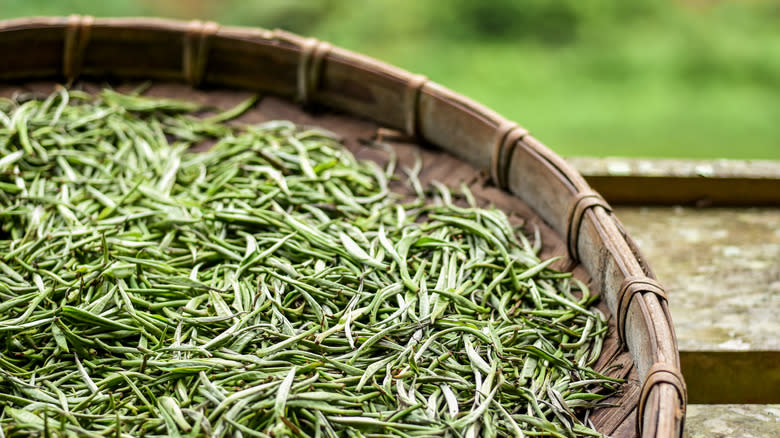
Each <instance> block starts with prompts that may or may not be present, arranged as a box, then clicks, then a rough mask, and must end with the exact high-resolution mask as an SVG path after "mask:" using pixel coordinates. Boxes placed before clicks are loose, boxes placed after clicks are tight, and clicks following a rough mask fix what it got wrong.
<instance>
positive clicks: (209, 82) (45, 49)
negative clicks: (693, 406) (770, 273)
mask: <svg viewBox="0 0 780 438" xmlns="http://www.w3.org/2000/svg"><path fill="white" fill-rule="evenodd" d="M0 53H3V57H2V58H0V81H11V80H32V79H40V78H64V79H66V80H68V81H70V82H72V81H75V80H76V79H77V78H79V77H87V78H101V79H110V78H119V79H138V78H143V79H157V80H174V81H184V82H187V83H189V84H191V85H192V86H206V87H223V88H240V89H248V90H256V91H263V92H267V93H272V94H276V95H279V96H282V97H285V98H289V99H295V100H297V101H298V102H300V103H301V104H318V105H322V106H325V107H329V108H332V109H335V110H338V111H343V112H346V113H349V114H352V115H355V116H358V117H362V118H368V119H371V120H373V121H376V122H377V123H379V124H381V125H384V126H388V127H391V128H394V129H398V130H401V131H404V132H405V133H406V134H408V135H410V136H415V137H417V138H419V139H420V140H421V141H425V142H427V143H431V144H433V145H436V146H438V147H439V148H441V149H443V150H445V151H447V152H449V153H451V154H453V155H455V156H457V157H459V158H461V159H463V160H465V161H466V162H469V163H471V164H472V165H474V166H475V167H477V168H484V169H489V171H490V174H491V178H492V179H493V181H494V183H495V184H497V185H498V186H499V187H501V188H503V189H506V190H508V191H510V192H511V193H513V194H514V195H515V196H517V197H519V198H520V199H521V200H523V201H524V202H525V203H527V204H528V205H530V206H531V208H533V209H534V210H535V212H536V213H537V214H538V215H539V216H540V217H541V218H543V219H544V221H546V222H547V223H548V224H549V225H550V226H551V227H552V228H553V229H554V230H555V231H556V232H557V233H558V234H559V235H561V236H564V238H565V239H567V242H566V243H567V247H568V251H569V255H570V258H571V259H572V260H578V261H579V262H580V263H581V264H582V266H584V267H585V269H586V270H587V271H588V273H589V274H590V275H591V277H592V279H593V283H594V286H595V287H596V288H597V289H599V290H601V291H602V293H603V296H604V297H605V301H606V303H607V305H608V307H609V309H610V311H611V312H612V314H613V315H618V318H619V324H620V330H619V334H620V336H621V339H622V341H623V342H624V343H625V345H626V346H627V348H628V349H629V351H630V352H631V355H632V357H633V360H634V364H635V366H636V369H637V371H638V375H639V378H640V380H641V381H642V386H641V398H640V402H639V415H638V416H637V424H636V426H637V429H638V431H639V433H640V434H641V436H642V437H678V436H681V435H682V430H683V420H684V416H685V408H686V399H687V395H686V389H685V384H684V381H683V378H682V375H681V373H680V364H679V355H678V350H677V342H676V337H675V334H674V328H673V327H672V324H671V317H670V314H669V309H668V307H667V305H666V300H665V298H664V294H663V289H662V288H661V287H660V285H659V284H658V283H657V281H655V280H654V276H653V273H652V272H651V270H650V268H649V266H648V265H647V263H646V262H645V260H644V258H643V257H642V255H641V253H640V252H639V250H638V248H637V246H636V244H635V243H634V242H633V240H632V239H631V238H630V237H629V236H628V235H627V234H626V232H625V231H624V229H623V227H622V225H621V224H620V222H619V221H618V220H617V218H616V217H614V216H613V215H612V213H611V211H610V209H609V207H608V206H607V204H606V203H604V202H603V200H602V199H601V198H600V197H599V196H598V195H597V194H595V192H593V191H592V189H591V188H590V187H589V186H588V184H587V183H586V182H585V180H584V179H583V178H582V176H581V175H579V174H578V173H577V172H576V171H575V170H574V169H573V168H572V167H571V166H569V165H568V164H567V163H566V162H565V161H563V160H562V159H561V158H560V157H558V156H557V155H556V154H554V153H553V152H552V151H550V150H549V149H548V148H547V147H546V146H544V145H543V144H542V143H541V142H540V141H538V140H537V139H536V138H534V137H533V136H531V135H530V134H529V133H528V131H527V130H525V129H523V128H521V127H519V126H518V125H517V124H515V123H513V122H510V121H508V120H506V119H504V118H503V117H501V116H500V115H498V114H496V113H495V112H493V111H492V110H490V109H488V108H486V107H484V106H482V105H480V104H478V103H476V102H474V101H472V100H470V99H467V98H465V97H463V96H460V95H458V94H456V93H454V92H452V91H450V90H448V89H446V88H444V87H442V86H441V85H438V84H436V83H434V82H431V81H428V80H427V79H426V78H425V77H423V76H418V75H413V74H411V73H408V72H406V71H404V70H401V69H398V68H396V67H393V66H390V65H387V64H384V63H381V62H378V61H376V60H373V59H371V58H368V57H365V56H362V55H359V54H356V53H353V52H350V51H347V50H344V49H341V48H338V47H333V46H331V45H330V44H328V43H324V42H320V41H317V40H315V39H311V38H310V39H306V38H303V37H300V36H297V35H294V34H290V33H287V32H283V31H278V30H277V31H269V30H264V29H250V28H237V27H220V26H218V25H217V24H216V23H211V22H207V23H201V22H199V21H193V22H189V23H187V22H181V21H171V20H162V19H93V18H91V17H81V16H70V17H66V18H61V17H57V18H24V19H16V20H9V21H0ZM648 292H649V293H648Z"/></svg>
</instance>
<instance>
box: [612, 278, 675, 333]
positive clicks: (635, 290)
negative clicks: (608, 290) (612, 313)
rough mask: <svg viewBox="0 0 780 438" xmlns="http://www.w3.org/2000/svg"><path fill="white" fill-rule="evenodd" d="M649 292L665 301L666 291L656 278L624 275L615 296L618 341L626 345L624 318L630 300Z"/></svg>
mask: <svg viewBox="0 0 780 438" xmlns="http://www.w3.org/2000/svg"><path fill="white" fill-rule="evenodd" d="M645 293H650V294H653V295H655V296H657V297H658V299H659V300H661V301H666V292H665V291H664V287H663V286H662V285H661V283H659V282H658V281H657V280H655V279H652V278H650V277H644V276H634V277H626V278H625V279H624V280H623V284H621V285H620V291H619V292H618V296H617V303H618V307H617V330H618V336H619V338H620V343H621V345H623V346H624V347H625V346H626V318H627V316H628V308H629V306H631V300H632V298H634V295H636V294H645Z"/></svg>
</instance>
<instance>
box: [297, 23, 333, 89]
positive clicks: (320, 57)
mask: <svg viewBox="0 0 780 438" xmlns="http://www.w3.org/2000/svg"><path fill="white" fill-rule="evenodd" d="M332 48H333V46H331V45H330V44H329V43H326V42H324V41H319V40H318V39H316V38H308V39H306V40H305V41H304V42H303V46H302V47H301V56H300V59H299V60H298V76H297V95H296V98H297V100H298V101H299V102H301V103H302V104H304V105H306V104H308V103H309V101H310V99H311V97H312V95H313V94H314V92H316V90H317V88H318V87H319V84H320V78H321V76H322V68H323V67H322V66H323V61H324V60H325V57H326V56H327V55H328V53H330V51H331V49H332Z"/></svg>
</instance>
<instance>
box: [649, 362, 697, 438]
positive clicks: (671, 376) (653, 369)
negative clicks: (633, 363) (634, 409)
mask: <svg viewBox="0 0 780 438" xmlns="http://www.w3.org/2000/svg"><path fill="white" fill-rule="evenodd" d="M659 383H666V384H669V385H672V387H674V389H675V390H676V391H677V395H678V397H679V398H680V410H681V412H680V413H679V418H680V421H681V422H682V421H684V419H685V410H686V407H687V404H688V389H687V388H686V387H685V381H684V380H683V377H682V373H681V372H680V370H678V369H677V368H675V367H673V366H671V365H669V364H666V363H662V362H656V363H654V364H653V365H652V366H650V369H649V370H648V372H647V376H645V381H644V382H643V383H642V392H641V395H640V396H639V416H638V417H637V421H636V424H637V433H638V435H639V436H642V424H643V423H644V418H645V406H646V405H647V401H648V399H649V398H650V392H651V391H652V389H653V387H655V386H656V385H658V384H659ZM682 429H683V424H680V432H682Z"/></svg>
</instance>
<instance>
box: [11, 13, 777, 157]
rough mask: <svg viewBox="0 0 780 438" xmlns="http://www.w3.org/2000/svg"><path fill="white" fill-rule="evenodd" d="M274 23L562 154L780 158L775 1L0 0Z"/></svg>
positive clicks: (239, 22) (228, 21) (237, 22)
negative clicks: (392, 69) (480, 109)
mask: <svg viewBox="0 0 780 438" xmlns="http://www.w3.org/2000/svg"><path fill="white" fill-rule="evenodd" d="M69 13H82V14H92V15H96V16H127V15H144V16H149V15H162V16H169V17H173V18H183V19H192V18H200V19H212V20H216V21H219V22H220V23H223V24H233V25H246V26H261V27H266V28H276V27H279V28H284V29H287V30H291V31H293V32H297V33H300V34H304V35H312V36H316V37H318V38H321V39H325V40H328V41H331V42H333V43H335V44H338V45H341V46H343V47H346V48H349V49H352V50H355V51H358V52H361V53H365V54H367V55H370V56H373V57H375V58H379V59H382V60H385V61H387V62H390V63H392V64H396V65H399V66H400V67H403V68H406V69H409V70H411V71H414V72H417V73H423V74H425V75H427V76H428V77H430V78H431V79H433V80H435V81H437V82H439V83H442V84H444V85H446V86H448V87H450V88H452V89H454V90H456V91H458V92H460V93H463V94H465V95H467V96H470V97H473V98H475V99H476V100H478V101H480V102H483V103H485V104H487V105H488V106H491V107H493V108H495V109H496V110H497V111H499V112H500V113H502V114H504V115H506V116H507V117H509V118H512V119H515V120H518V121H519V122H521V123H522V124H523V125H525V126H526V127H528V128H529V129H531V131H532V132H534V133H535V134H536V135H537V137H539V138H541V139H542V140H544V141H545V142H546V143H548V144H550V145H551V147H552V148H553V149H555V150H556V151H558V152H560V153H562V154H565V155H633V156H668V157H710V158H713V157H730V158H769V159H780V32H778V29H780V1H778V0H632V1H622V0H587V1H582V0H557V1H549V0H522V1H518V0H491V1H480V0H449V1H433V0H382V1H380V0H375V1H364V2H357V1H348V0H311V1H303V0H262V1H261V0H222V1H220V0H167V1H159V0H142V1H130V0H112V1H110V2H106V1H101V0H58V1H57V2H51V1H47V0H0V17H1V18H10V17H17V16H29V15H66V14H69Z"/></svg>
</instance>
